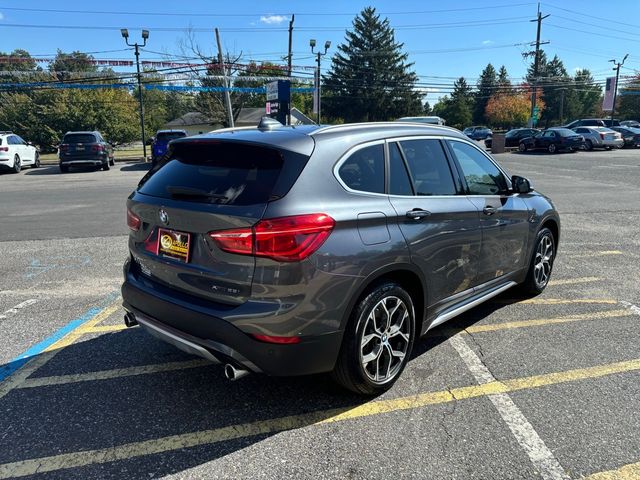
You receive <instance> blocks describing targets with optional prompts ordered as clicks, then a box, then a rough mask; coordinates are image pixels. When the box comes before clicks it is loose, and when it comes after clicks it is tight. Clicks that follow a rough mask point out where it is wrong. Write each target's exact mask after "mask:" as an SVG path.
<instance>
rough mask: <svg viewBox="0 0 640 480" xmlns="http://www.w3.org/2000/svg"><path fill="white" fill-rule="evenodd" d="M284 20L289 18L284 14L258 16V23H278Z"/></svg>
mask: <svg viewBox="0 0 640 480" xmlns="http://www.w3.org/2000/svg"><path fill="white" fill-rule="evenodd" d="M286 20H289V19H288V18H287V17H285V16H284V15H268V16H264V15H263V16H262V17H260V23H266V24H267V25H274V24H275V25H278V24H280V23H282V22H284V21H286Z"/></svg>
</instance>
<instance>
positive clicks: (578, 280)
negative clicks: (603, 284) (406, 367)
mask: <svg viewBox="0 0 640 480" xmlns="http://www.w3.org/2000/svg"><path fill="white" fill-rule="evenodd" d="M600 280H602V278H600V277H581V278H560V279H558V280H550V281H549V285H551V286H553V285H577V284H580V283H592V282H599V281H600Z"/></svg>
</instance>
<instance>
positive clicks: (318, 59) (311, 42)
mask: <svg viewBox="0 0 640 480" xmlns="http://www.w3.org/2000/svg"><path fill="white" fill-rule="evenodd" d="M309 46H310V47H311V53H315V54H316V62H317V64H318V66H317V67H316V95H317V99H318V108H317V110H318V111H317V112H316V113H317V115H316V123H317V124H318V125H320V58H321V57H322V56H323V55H326V54H327V50H329V47H330V46H331V42H330V41H329V40H327V41H326V42H324V53H322V52H320V51H318V52H314V51H313V50H314V48H315V47H316V41H315V39H313V38H312V39H311V40H309Z"/></svg>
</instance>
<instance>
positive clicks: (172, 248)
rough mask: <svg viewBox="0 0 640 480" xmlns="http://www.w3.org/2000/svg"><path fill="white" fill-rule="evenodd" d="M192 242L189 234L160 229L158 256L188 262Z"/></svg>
mask: <svg viewBox="0 0 640 480" xmlns="http://www.w3.org/2000/svg"><path fill="white" fill-rule="evenodd" d="M190 240H191V235H190V234H189V233H184V232H176V231H175V230H167V229H164V228H160V229H159V230H158V254H159V255H163V256H165V257H171V258H175V259H176V260H180V261H183V262H188V261H189V242H190Z"/></svg>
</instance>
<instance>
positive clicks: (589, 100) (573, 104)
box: [564, 69, 602, 119]
mask: <svg viewBox="0 0 640 480" xmlns="http://www.w3.org/2000/svg"><path fill="white" fill-rule="evenodd" d="M573 83H574V85H575V86H574V87H572V88H571V89H569V91H567V94H566V102H565V103H566V108H565V109H564V111H565V115H564V117H565V118H569V119H574V118H585V117H592V116H596V115H597V112H598V110H599V108H600V103H601V100H602V90H601V88H600V87H599V86H598V85H596V84H595V82H594V80H593V77H592V76H591V72H590V71H589V70H587V69H581V70H578V71H576V73H575V75H574V76H573Z"/></svg>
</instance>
